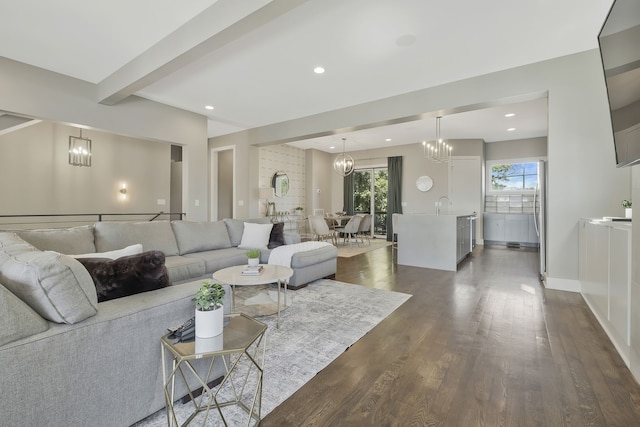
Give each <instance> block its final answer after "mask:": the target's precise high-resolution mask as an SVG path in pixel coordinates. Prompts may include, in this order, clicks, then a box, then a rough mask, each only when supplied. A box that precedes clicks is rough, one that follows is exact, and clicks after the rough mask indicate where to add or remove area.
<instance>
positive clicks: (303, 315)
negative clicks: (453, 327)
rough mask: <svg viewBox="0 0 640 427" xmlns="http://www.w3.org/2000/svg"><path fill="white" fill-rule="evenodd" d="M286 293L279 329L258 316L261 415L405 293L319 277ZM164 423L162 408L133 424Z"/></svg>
mask: <svg viewBox="0 0 640 427" xmlns="http://www.w3.org/2000/svg"><path fill="white" fill-rule="evenodd" d="M247 288H249V287H247ZM251 288H254V289H255V288H258V287H251ZM287 297H288V299H289V298H290V305H289V307H287V309H286V310H284V311H282V312H281V317H280V329H279V330H277V329H276V316H275V315H269V316H264V317H259V318H258V319H259V320H260V321H262V322H264V323H266V324H267V325H268V329H267V349H266V354H265V363H264V366H265V370H264V379H263V394H262V416H263V417H264V416H266V415H267V414H268V413H269V412H271V411H272V410H273V409H274V408H276V407H277V406H278V405H280V404H281V403H282V402H284V401H285V400H286V399H287V398H288V397H289V396H291V395H292V394H293V393H295V392H296V390H298V389H299V388H300V387H302V386H303V385H304V384H305V383H306V382H307V381H309V380H310V379H311V378H313V377H314V376H315V375H316V374H317V373H318V372H320V371H321V370H322V369H324V368H325V367H326V366H327V365H329V364H330V363H331V362H332V361H333V360H334V359H335V358H337V357H338V356H339V355H340V354H342V353H343V352H344V351H345V350H346V349H348V348H349V347H351V346H352V345H353V344H354V343H355V342H356V341H358V340H359V339H360V338H361V337H363V336H364V335H365V334H366V333H367V332H369V331H370V330H371V329H373V327H375V326H376V325H377V324H378V323H380V322H381V321H382V320H383V319H384V318H386V317H387V316H388V315H389V314H391V313H392V312H393V311H394V310H396V309H397V308H398V307H399V306H401V305H402V304H403V303H404V302H405V301H407V300H408V299H409V298H410V297H411V295H408V294H403V293H400V292H392V291H386V290H381V289H371V288H366V287H364V286H359V285H352V284H348V283H343V282H337V281H334V280H327V279H323V280H317V281H315V282H313V283H310V284H309V285H308V286H307V287H305V288H302V289H299V290H297V291H293V292H292V291H287ZM191 409H192V406H190V404H188V403H187V404H185V405H182V404H176V413H177V417H178V420H179V421H181V420H185V419H186V418H187V416H188V415H187V412H188V411H190V410H191ZM224 413H225V417H226V418H227V422H228V423H229V425H246V424H247V416H246V414H245V413H244V412H242V411H241V410H239V409H236V408H225V410H224ZM199 422H200V421H198V422H197V423H199ZM166 425H167V418H166V413H165V411H164V409H163V410H161V411H158V412H157V413H155V414H153V415H151V416H150V417H148V418H146V419H145V420H142V421H141V422H139V423H136V427H142V426H143V427H151V426H153V427H155V426H166ZM206 425H207V426H216V425H221V420H220V418H219V417H218V415H217V414H216V413H212V414H210V415H209V418H208V419H207V423H206Z"/></svg>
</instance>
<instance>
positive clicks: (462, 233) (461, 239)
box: [456, 216, 472, 263]
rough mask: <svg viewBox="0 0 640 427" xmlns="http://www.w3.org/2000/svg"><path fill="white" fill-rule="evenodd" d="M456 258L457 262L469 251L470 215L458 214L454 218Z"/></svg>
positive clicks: (470, 248)
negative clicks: (455, 225)
mask: <svg viewBox="0 0 640 427" xmlns="http://www.w3.org/2000/svg"><path fill="white" fill-rule="evenodd" d="M456 224H457V233H456V260H457V262H458V263H459V262H460V261H462V260H463V259H464V258H465V257H466V256H467V255H468V254H469V252H471V250H472V247H471V217H470V216H459V217H458V218H457V219H456Z"/></svg>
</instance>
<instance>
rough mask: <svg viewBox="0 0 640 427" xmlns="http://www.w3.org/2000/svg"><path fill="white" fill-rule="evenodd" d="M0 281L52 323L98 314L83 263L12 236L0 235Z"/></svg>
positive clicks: (90, 283) (78, 320)
mask: <svg viewBox="0 0 640 427" xmlns="http://www.w3.org/2000/svg"><path fill="white" fill-rule="evenodd" d="M0 282H1V283H2V284H3V285H4V286H5V287H6V288H7V289H8V290H10V291H11V292H12V293H13V294H14V295H15V296H17V297H18V298H20V299H21V300H22V301H24V302H25V303H26V304H27V305H28V306H29V307H31V308H32V309H33V310H34V311H35V312H36V313H38V314H39V315H40V316H42V317H44V318H45V319H47V320H50V321H52V322H57V323H70V324H73V323H77V322H80V321H82V320H84V319H86V318H88V317H91V316H93V315H95V314H96V313H97V309H98V301H97V298H96V290H95V287H94V286H93V282H92V280H91V276H90V275H89V273H87V270H86V269H85V268H83V267H82V264H80V263H79V262H78V261H77V260H75V259H73V258H71V257H69V256H66V255H61V254H58V253H55V252H41V251H39V250H37V249H36V248H34V247H33V246H31V245H30V244H28V243H26V242H25V241H24V240H22V239H20V238H19V237H18V236H17V235H16V234H15V233H0Z"/></svg>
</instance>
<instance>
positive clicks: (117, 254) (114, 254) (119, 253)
mask: <svg viewBox="0 0 640 427" xmlns="http://www.w3.org/2000/svg"><path fill="white" fill-rule="evenodd" d="M141 253H142V244H140V243H138V244H135V245H131V246H127V247H126V248H122V249H116V250H115V251H108V252H98V253H94V254H80V255H69V256H70V257H72V258H109V259H118V258H122V257H123V256H128V255H137V254H141Z"/></svg>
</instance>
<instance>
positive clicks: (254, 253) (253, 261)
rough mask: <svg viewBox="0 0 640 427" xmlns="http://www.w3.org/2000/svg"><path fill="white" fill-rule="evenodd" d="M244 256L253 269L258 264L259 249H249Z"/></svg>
mask: <svg viewBox="0 0 640 427" xmlns="http://www.w3.org/2000/svg"><path fill="white" fill-rule="evenodd" d="M246 254H247V258H249V260H248V262H249V265H250V266H252V267H255V266H257V265H258V264H260V249H249V250H248V251H247V252H246Z"/></svg>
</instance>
